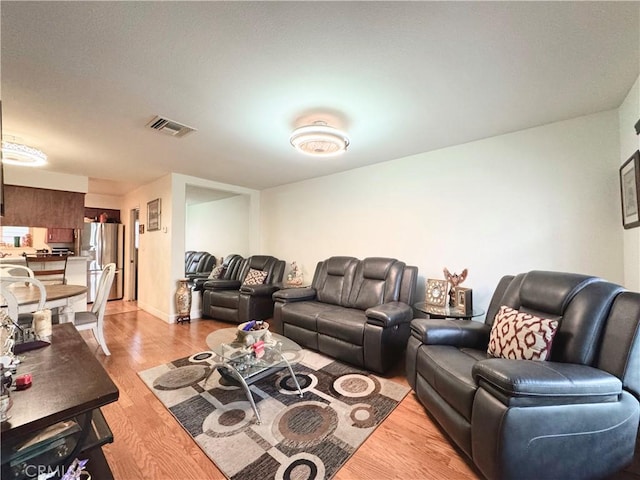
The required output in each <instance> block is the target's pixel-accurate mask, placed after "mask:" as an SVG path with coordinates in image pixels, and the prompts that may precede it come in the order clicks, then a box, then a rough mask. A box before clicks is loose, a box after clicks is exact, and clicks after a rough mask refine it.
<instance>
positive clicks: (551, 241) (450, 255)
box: [261, 111, 623, 309]
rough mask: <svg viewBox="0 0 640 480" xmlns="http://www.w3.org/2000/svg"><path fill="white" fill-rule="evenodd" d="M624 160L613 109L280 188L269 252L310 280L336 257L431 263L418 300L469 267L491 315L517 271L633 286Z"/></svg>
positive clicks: (267, 214)
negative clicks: (627, 265)
mask: <svg viewBox="0 0 640 480" xmlns="http://www.w3.org/2000/svg"><path fill="white" fill-rule="evenodd" d="M319 161H320V160H319ZM344 161H345V162H348V161H349V157H348V153H347V154H346V155H345V157H344ZM618 164H619V141H618V117H617V111H608V112H603V113H600V114H596V115H590V116H586V117H580V118H576V119H572V120H568V121H564V122H559V123H555V124H551V125H546V126H542V127H538V128H533V129H529V130H524V131H519V132H515V133H511V134H508V135H502V136H499V137H494V138H489V139H485V140H481V141H477V142H472V143H468V144H464V145H458V146H455V147H451V148H446V149H443V150H439V151H435V152H430V153H423V154H419V155H414V156H411V157H407V158H403V159H398V160H393V161H389V162H385V163H381V164H377V165H373V166H369V167H364V168H358V169H354V170H351V171H347V172H344V173H340V174H335V175H330V176H326V177H322V178H316V179H312V180H308V181H303V182H299V183H294V184H290V185H285V186H281V187H276V188H272V189H268V190H264V191H262V200H261V214H262V215H261V231H262V247H263V248H262V250H264V251H265V252H268V253H270V254H272V255H275V256H277V257H279V258H282V259H286V260H287V262H289V263H290V262H291V261H293V260H296V261H297V262H298V265H299V266H300V267H301V268H302V271H303V273H304V275H305V277H306V278H308V279H311V276H312V275H313V272H314V270H315V265H316V262H318V261H319V260H322V259H325V258H327V257H329V256H332V255H351V256H355V257H358V258H363V257H367V256H387V257H395V258H398V259H400V260H403V261H405V262H406V263H408V264H412V265H417V266H418V267H419V273H420V281H419V290H418V294H417V299H416V300H417V301H420V300H422V299H423V298H424V279H425V278H443V273H442V269H443V267H448V268H449V270H451V271H452V272H460V271H461V270H462V269H463V268H465V267H466V268H468V269H469V277H468V279H467V281H466V282H465V284H464V286H466V287H469V288H473V290H474V305H475V306H477V307H480V308H483V309H484V308H486V306H487V304H488V302H489V299H490V295H491V293H492V292H493V289H494V288H495V286H496V284H497V282H498V281H499V279H500V278H501V276H502V275H505V274H511V273H519V272H524V271H528V270H532V269H548V270H558V271H570V272H580V273H585V274H593V275H599V276H602V277H604V278H607V279H609V280H611V281H614V282H622V281H623V260H622V232H621V229H620V225H619V224H620V220H619V216H620V212H619V208H620V205H619V196H618V193H617V190H618V178H617V167H618Z"/></svg>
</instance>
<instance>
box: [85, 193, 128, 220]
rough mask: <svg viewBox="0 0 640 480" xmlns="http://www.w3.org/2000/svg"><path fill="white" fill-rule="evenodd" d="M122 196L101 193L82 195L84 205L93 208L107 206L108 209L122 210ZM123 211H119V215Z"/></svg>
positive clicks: (121, 214) (122, 213)
mask: <svg viewBox="0 0 640 480" xmlns="http://www.w3.org/2000/svg"><path fill="white" fill-rule="evenodd" d="M122 202H123V197H121V196H117V195H103V194H98V193H87V194H86V195H85V197H84V206H85V207H93V208H108V209H110V210H122ZM124 213H125V212H122V211H121V212H120V217H122V216H123V215H124Z"/></svg>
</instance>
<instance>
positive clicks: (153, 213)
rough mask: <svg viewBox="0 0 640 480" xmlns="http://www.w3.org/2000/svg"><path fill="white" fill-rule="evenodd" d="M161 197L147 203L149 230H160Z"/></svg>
mask: <svg viewBox="0 0 640 480" xmlns="http://www.w3.org/2000/svg"><path fill="white" fill-rule="evenodd" d="M160 213H161V212H160V199H159V198H156V199H155V200H151V201H150V202H148V203H147V232H153V231H155V230H160Z"/></svg>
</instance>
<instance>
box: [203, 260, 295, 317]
mask: <svg viewBox="0 0 640 480" xmlns="http://www.w3.org/2000/svg"><path fill="white" fill-rule="evenodd" d="M226 260H227V259H225V261H226ZM237 260H238V259H237V256H236V257H234V258H231V259H229V262H230V263H229V265H230V266H229V268H228V269H227V270H225V272H224V273H223V274H222V277H221V278H218V279H215V280H207V281H206V282H204V284H203V286H202V316H203V317H210V318H215V319H217V320H225V321H227V322H234V323H243V322H247V321H249V320H266V319H268V318H270V317H271V315H272V314H273V299H272V298H271V296H272V294H273V292H275V291H276V290H277V289H278V288H279V286H280V282H281V281H282V275H283V274H284V267H285V262H284V260H278V259H277V258H275V257H272V256H268V255H253V256H251V257H248V258H244V259H242V260H241V261H240V262H239V265H238V261H237ZM232 264H233V266H232ZM256 272H258V273H259V274H262V275H263V278H261V279H260V280H259V281H257V282H256V281H250V280H249V278H250V277H252V276H253V274H254V273H256ZM249 283H252V284H251V285H249Z"/></svg>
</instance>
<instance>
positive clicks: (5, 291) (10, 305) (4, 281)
mask: <svg viewBox="0 0 640 480" xmlns="http://www.w3.org/2000/svg"><path fill="white" fill-rule="evenodd" d="M14 283H30V284H32V285H33V286H34V287H36V288H37V289H38V290H39V293H40V297H39V299H38V306H37V307H36V308H34V311H36V310H42V309H43V308H44V303H45V302H46V300H47V292H46V290H45V288H44V285H43V284H42V282H41V281H40V280H38V279H37V278H34V277H10V276H5V275H2V277H1V278H0V289H1V293H2V297H4V299H5V301H4V302H2V303H1V304H2V305H6V308H7V310H8V312H7V313H8V314H9V317H10V318H11V319H12V320H13V321H17V320H18V300H17V299H16V297H15V295H14V294H13V293H12V292H11V289H10V288H9V286H10V285H11V284H14Z"/></svg>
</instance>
